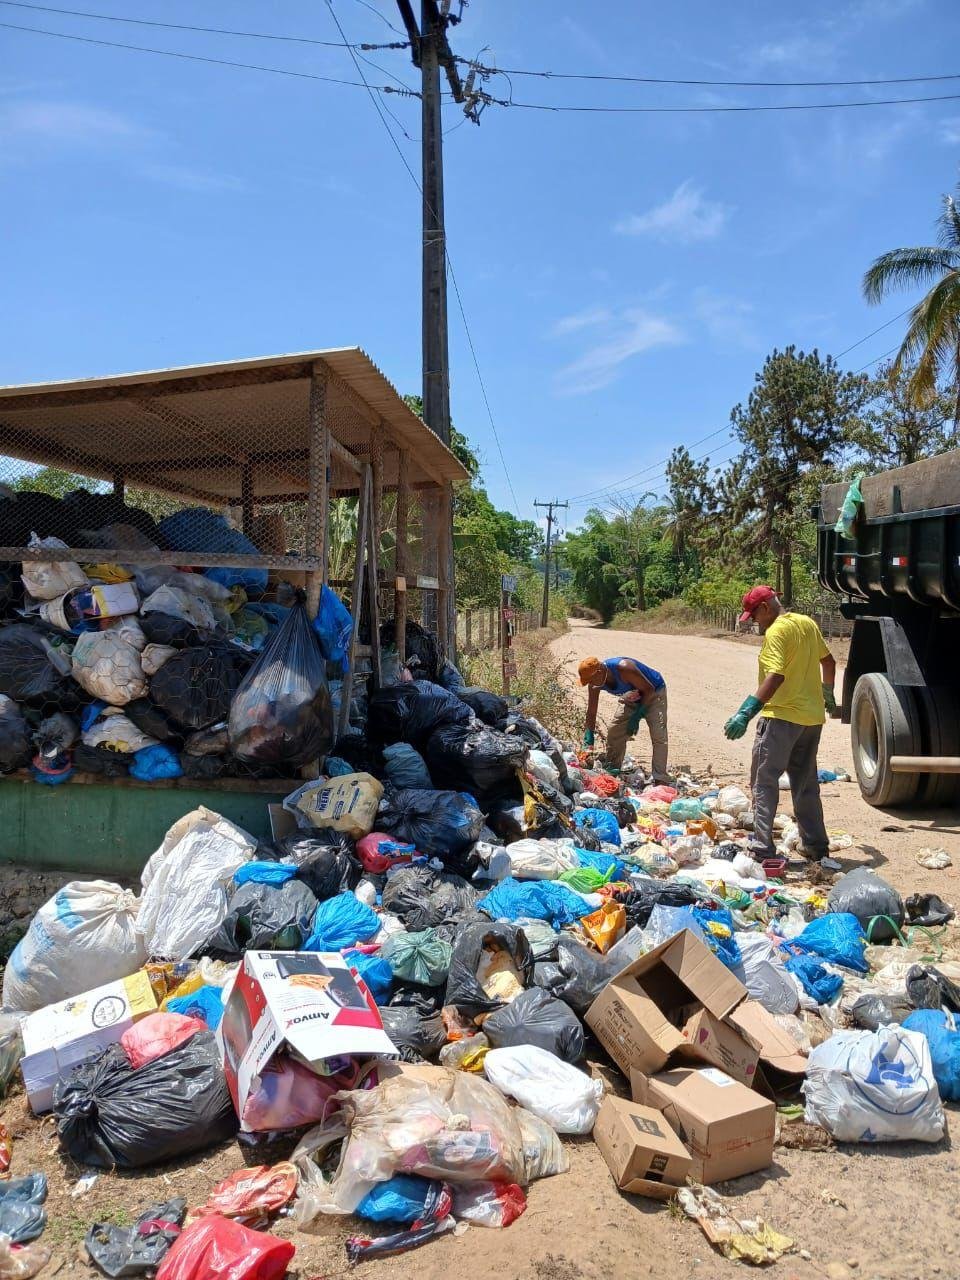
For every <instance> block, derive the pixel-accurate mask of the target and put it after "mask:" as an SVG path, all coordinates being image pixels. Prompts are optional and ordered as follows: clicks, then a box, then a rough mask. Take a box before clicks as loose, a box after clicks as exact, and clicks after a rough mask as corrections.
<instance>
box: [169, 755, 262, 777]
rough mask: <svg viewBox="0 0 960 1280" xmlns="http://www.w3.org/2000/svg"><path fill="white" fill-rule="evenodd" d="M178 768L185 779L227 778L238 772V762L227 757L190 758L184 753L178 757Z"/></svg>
mask: <svg viewBox="0 0 960 1280" xmlns="http://www.w3.org/2000/svg"><path fill="white" fill-rule="evenodd" d="M180 768H181V769H182V770H183V776H184V777H185V778H196V779H197V780H203V779H206V778H227V777H229V776H230V775H231V774H234V773H237V772H239V771H240V765H239V763H238V761H236V760H232V759H231V758H230V757H229V756H226V755H223V756H191V755H188V754H187V753H186V752H184V753H183V755H182V756H181V757H180ZM244 772H246V771H245V770H244Z"/></svg>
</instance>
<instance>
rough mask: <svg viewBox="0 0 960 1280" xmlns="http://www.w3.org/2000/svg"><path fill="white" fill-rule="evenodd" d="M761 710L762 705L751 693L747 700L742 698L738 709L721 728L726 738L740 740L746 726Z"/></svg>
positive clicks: (745, 730)
mask: <svg viewBox="0 0 960 1280" xmlns="http://www.w3.org/2000/svg"><path fill="white" fill-rule="evenodd" d="M762 710H763V703H762V702H761V701H760V699H759V698H755V697H754V696H753V694H752V693H751V695H750V697H749V698H744V700H743V702H742V704H741V706H740V709H739V710H738V711H737V712H736V713H735V714H734V715H732V716H731V717H730V719H729V720H728V721H727V723H726V724H725V725H724V726H723V732H724V734H725V735H726V736H727V737H728V738H742V737H743V735H744V734H745V733H746V732H747V725H748V724H749V723H750V721H751V720H752V719H753V717H754V716H755V715H756V714H757V713H758V712H759V711H762Z"/></svg>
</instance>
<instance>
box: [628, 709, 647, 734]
mask: <svg viewBox="0 0 960 1280" xmlns="http://www.w3.org/2000/svg"><path fill="white" fill-rule="evenodd" d="M646 716H647V708H646V707H645V706H644V705H643V703H637V705H636V706H635V707H634V709H633V711H632V712H631V714H630V719H629V720H628V721H627V732H628V733H630V734H634V733H636V732H637V730H638V729H639V728H640V721H641V720H645V719H646Z"/></svg>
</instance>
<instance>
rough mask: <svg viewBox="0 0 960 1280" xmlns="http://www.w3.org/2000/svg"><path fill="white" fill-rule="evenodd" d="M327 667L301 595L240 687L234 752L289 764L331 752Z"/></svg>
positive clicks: (232, 711)
mask: <svg viewBox="0 0 960 1280" xmlns="http://www.w3.org/2000/svg"><path fill="white" fill-rule="evenodd" d="M162 669H163V668H161V670H162ZM326 669H327V664H326V659H325V658H324V656H323V654H322V653H321V652H320V642H319V641H318V639H317V633H316V632H315V631H314V629H313V627H312V626H311V625H310V619H309V618H308V617H307V610H306V607H305V606H304V604H303V603H302V598H301V599H299V600H298V601H297V603H296V604H295V605H294V606H293V608H292V609H291V610H290V612H289V613H288V614H287V616H286V618H285V620H284V622H283V624H282V625H281V626H280V627H278V628H277V630H276V631H275V632H274V634H273V635H272V636H271V637H270V639H269V640H268V641H267V643H266V645H265V646H264V648H263V651H262V652H261V653H260V655H259V656H258V658H257V660H256V662H254V664H253V666H252V667H251V668H250V670H249V671H248V672H247V675H246V677H245V679H244V681H243V683H242V684H241V685H240V688H239V689H238V690H237V692H236V696H235V697H234V699H233V705H232V707H231V709H230V720H229V727H230V748H231V750H232V751H233V754H234V755H235V756H236V757H237V758H238V759H240V760H245V761H250V762H252V763H255V764H269V765H274V766H281V765H282V766H283V767H284V768H288V769H297V768H299V767H300V766H301V765H304V764H307V763H308V762H309V761H311V760H316V759H318V758H319V757H320V756H323V755H326V753H327V752H328V751H329V749H330V747H331V746H332V745H333V739H334V724H333V708H332V706H331V703H330V690H329V688H328V687H327V677H326Z"/></svg>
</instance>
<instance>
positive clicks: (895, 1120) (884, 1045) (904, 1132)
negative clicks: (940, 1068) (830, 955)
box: [488, 1026, 945, 1142]
mask: <svg viewBox="0 0 960 1280" xmlns="http://www.w3.org/2000/svg"><path fill="white" fill-rule="evenodd" d="M488 1056H489V1055H488ZM803 1094H804V1097H805V1099H806V1104H807V1105H806V1112H805V1116H804V1119H805V1120H806V1121H807V1123H808V1124H819V1125H822V1127H823V1128H824V1129H826V1130H827V1132H828V1133H830V1134H832V1135H833V1137H834V1138H836V1139H837V1141H838V1142H939V1141H940V1139H941V1138H942V1137H943V1130H944V1124H945V1121H944V1115H943V1107H942V1106H941V1105H940V1093H939V1090H938V1089H937V1082H936V1080H935V1079H934V1076H933V1066H932V1064H931V1061H930V1046H929V1044H928V1042H927V1038H926V1036H925V1035H922V1034H921V1033H920V1032H919V1031H905V1030H904V1028H903V1027H900V1026H889V1027H881V1028H880V1030H879V1031H836V1032H834V1034H833V1035H832V1036H831V1037H830V1039H829V1040H825V1041H824V1042H823V1044H821V1045H818V1046H817V1047H816V1048H815V1049H814V1050H813V1052H812V1053H811V1054H810V1057H809V1059H808V1061H807V1078H806V1081H805V1082H804V1086H803Z"/></svg>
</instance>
